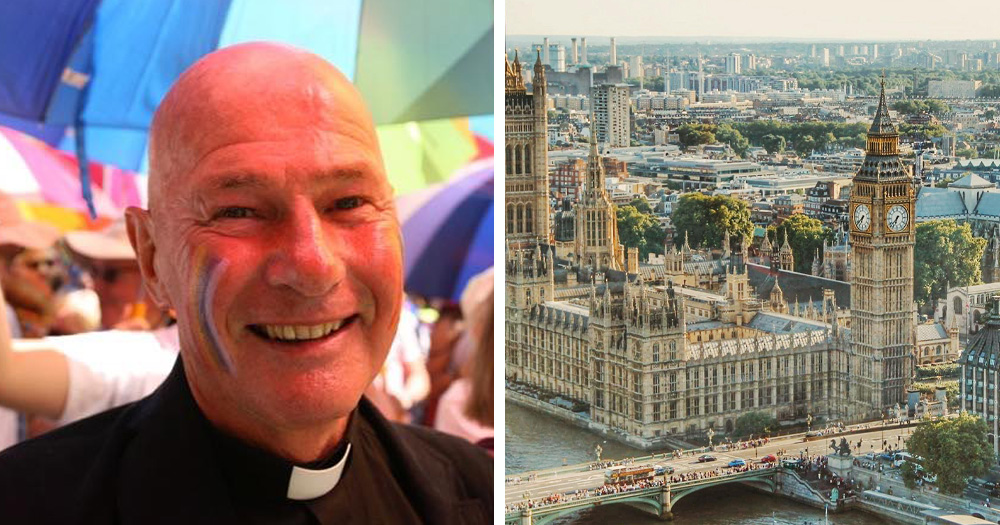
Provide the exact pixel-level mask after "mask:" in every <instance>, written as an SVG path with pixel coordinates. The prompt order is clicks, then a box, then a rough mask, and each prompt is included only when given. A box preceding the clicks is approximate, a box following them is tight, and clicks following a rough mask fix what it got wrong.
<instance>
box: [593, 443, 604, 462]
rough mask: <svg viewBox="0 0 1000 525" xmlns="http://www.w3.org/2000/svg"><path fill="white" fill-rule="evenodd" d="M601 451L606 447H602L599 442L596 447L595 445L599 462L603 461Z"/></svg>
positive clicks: (595, 453) (595, 452)
mask: <svg viewBox="0 0 1000 525" xmlns="http://www.w3.org/2000/svg"><path fill="white" fill-rule="evenodd" d="M601 452H604V449H603V448H601V444H600V443H598V444H597V446H596V447H594V455H596V456H597V462H598V463H600V462H601Z"/></svg>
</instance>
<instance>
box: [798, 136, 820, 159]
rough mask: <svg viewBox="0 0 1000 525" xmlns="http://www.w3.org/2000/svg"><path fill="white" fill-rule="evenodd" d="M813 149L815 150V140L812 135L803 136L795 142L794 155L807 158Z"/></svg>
mask: <svg viewBox="0 0 1000 525" xmlns="http://www.w3.org/2000/svg"><path fill="white" fill-rule="evenodd" d="M814 149H817V144H816V139H815V138H813V136H812V135H805V136H802V137H800V138H799V139H798V140H796V141H795V153H798V154H799V156H800V157H808V156H809V154H810V153H812V152H813V150H814Z"/></svg>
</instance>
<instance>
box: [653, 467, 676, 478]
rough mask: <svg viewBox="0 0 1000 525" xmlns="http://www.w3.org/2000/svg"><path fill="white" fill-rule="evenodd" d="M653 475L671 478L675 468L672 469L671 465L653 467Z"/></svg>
mask: <svg viewBox="0 0 1000 525" xmlns="http://www.w3.org/2000/svg"><path fill="white" fill-rule="evenodd" d="M653 473H654V474H656V475H657V476H663V475H668V476H669V475H670V474H673V473H674V467H671V466H670V465H653Z"/></svg>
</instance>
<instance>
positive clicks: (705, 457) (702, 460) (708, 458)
mask: <svg viewBox="0 0 1000 525" xmlns="http://www.w3.org/2000/svg"><path fill="white" fill-rule="evenodd" d="M715 459H716V458H715V456H710V455H708V454H702V455H700V456H698V463H708V462H709V461H715Z"/></svg>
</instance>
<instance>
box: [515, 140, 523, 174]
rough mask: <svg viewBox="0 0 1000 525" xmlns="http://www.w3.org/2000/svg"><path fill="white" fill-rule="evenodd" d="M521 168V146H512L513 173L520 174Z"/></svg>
mask: <svg viewBox="0 0 1000 525" xmlns="http://www.w3.org/2000/svg"><path fill="white" fill-rule="evenodd" d="M521 173H523V171H522V170H521V146H514V174H515V175H520V174H521Z"/></svg>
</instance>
